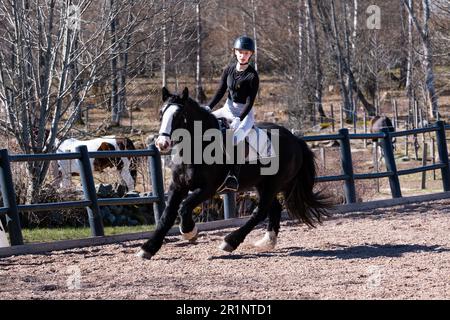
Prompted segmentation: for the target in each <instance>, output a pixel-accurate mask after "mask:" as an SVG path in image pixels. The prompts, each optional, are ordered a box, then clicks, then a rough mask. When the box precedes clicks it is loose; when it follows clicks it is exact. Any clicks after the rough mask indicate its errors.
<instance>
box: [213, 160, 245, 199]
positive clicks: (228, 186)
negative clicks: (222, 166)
mask: <svg viewBox="0 0 450 320" xmlns="http://www.w3.org/2000/svg"><path fill="white" fill-rule="evenodd" d="M240 169H241V165H240V164H234V165H232V166H231V169H230V172H228V175H227V177H226V178H225V181H224V182H223V183H222V185H221V186H220V187H219V189H218V191H219V192H236V191H237V190H238V189H239V181H238V177H239V171H240Z"/></svg>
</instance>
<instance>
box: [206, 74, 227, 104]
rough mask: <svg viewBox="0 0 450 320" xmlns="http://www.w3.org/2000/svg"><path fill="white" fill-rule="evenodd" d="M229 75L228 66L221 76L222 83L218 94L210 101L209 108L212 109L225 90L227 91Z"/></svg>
mask: <svg viewBox="0 0 450 320" xmlns="http://www.w3.org/2000/svg"><path fill="white" fill-rule="evenodd" d="M227 77H228V67H226V68H225V69H224V70H223V73H222V77H221V78H220V85H219V88H218V89H217V92H216V94H215V95H214V97H213V98H212V99H211V101H210V102H209V103H208V106H209V108H210V109H211V110H212V109H213V108H214V107H215V105H216V104H217V103H219V101H220V99H222V98H223V96H224V94H225V92H226V91H227Z"/></svg>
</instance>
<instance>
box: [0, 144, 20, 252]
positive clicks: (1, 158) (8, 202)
mask: <svg viewBox="0 0 450 320" xmlns="http://www.w3.org/2000/svg"><path fill="white" fill-rule="evenodd" d="M0 184H1V188H2V197H3V205H4V206H5V207H6V208H8V213H7V217H9V218H10V219H11V220H9V222H8V220H7V221H6V225H7V226H8V231H9V238H10V241H11V245H12V246H17V245H21V244H23V237H22V229H21V227H20V220H19V210H18V209H17V202H16V194H15V191H14V184H13V179H12V174H11V166H10V163H9V155H8V150H7V149H1V150H0Z"/></svg>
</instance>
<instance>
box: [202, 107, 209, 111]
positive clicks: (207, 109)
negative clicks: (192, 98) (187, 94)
mask: <svg viewBox="0 0 450 320" xmlns="http://www.w3.org/2000/svg"><path fill="white" fill-rule="evenodd" d="M202 108H203V109H205V110H206V111H208V112H211V108H210V107H209V106H202Z"/></svg>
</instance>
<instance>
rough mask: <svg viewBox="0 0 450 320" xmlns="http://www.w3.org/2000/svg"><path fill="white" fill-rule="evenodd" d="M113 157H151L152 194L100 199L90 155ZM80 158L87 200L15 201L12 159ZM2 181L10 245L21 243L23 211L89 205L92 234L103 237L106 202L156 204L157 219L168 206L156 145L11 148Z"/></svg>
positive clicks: (0, 211)
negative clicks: (40, 151)
mask: <svg viewBox="0 0 450 320" xmlns="http://www.w3.org/2000/svg"><path fill="white" fill-rule="evenodd" d="M110 157H148V161H149V168H150V170H149V171H150V172H149V173H150V177H151V181H152V187H153V191H152V195H150V196H147V197H135V198H131V197H130V198H109V199H97V194H96V191H95V184H94V176H93V173H92V167H91V163H90V159H91V158H110ZM74 159H76V160H78V161H79V164H80V177H81V184H82V186H83V195H84V199H83V200H79V201H66V202H52V203H36V204H27V205H18V204H17V203H16V198H15V192H14V182H13V177H12V173H11V166H10V163H11V162H26V161H51V160H74ZM0 184H1V190H2V197H3V203H4V207H2V208H0V215H7V216H8V217H9V219H8V230H9V235H10V241H11V245H13V246H14V245H22V244H23V237H22V229H21V226H20V221H19V215H18V214H19V213H20V212H29V211H35V212H39V211H46V210H57V209H68V208H86V209H87V213H88V217H89V225H90V228H91V235H92V236H93V237H97V236H104V230H103V222H102V219H101V216H100V209H99V207H101V206H107V205H137V204H151V203H153V207H154V210H153V211H154V215H155V221H159V218H160V216H161V214H162V212H163V211H164V208H165V196H164V185H163V177H162V170H161V156H160V154H159V151H158V149H157V148H156V147H155V145H154V144H152V145H150V146H149V148H148V149H146V150H127V151H98V152H88V150H87V147H86V146H84V145H82V146H79V147H78V148H77V152H72V153H48V154H18V155H9V154H8V150H6V149H2V150H0Z"/></svg>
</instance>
